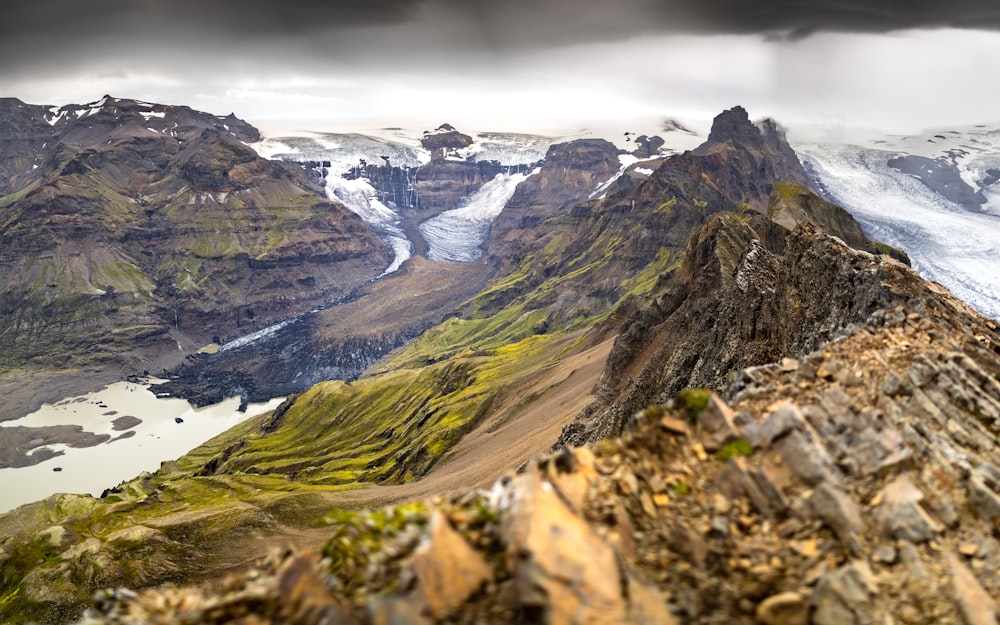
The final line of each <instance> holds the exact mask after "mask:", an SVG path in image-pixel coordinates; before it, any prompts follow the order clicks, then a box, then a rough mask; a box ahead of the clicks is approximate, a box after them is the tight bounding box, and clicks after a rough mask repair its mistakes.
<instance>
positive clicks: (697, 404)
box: [677, 388, 712, 423]
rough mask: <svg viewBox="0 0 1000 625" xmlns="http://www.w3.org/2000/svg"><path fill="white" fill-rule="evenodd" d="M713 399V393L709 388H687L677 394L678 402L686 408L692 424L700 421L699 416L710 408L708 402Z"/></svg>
mask: <svg viewBox="0 0 1000 625" xmlns="http://www.w3.org/2000/svg"><path fill="white" fill-rule="evenodd" d="M711 398H712V391H711V390H710V389H707V388H686V389H684V390H682V391H680V392H679V393H677V401H678V402H680V405H681V407H682V408H684V410H685V412H686V413H687V418H688V420H689V421H690V422H691V423H695V422H697V421H698V415H699V414H701V411H702V410H704V409H705V408H707V407H708V400H709V399H711Z"/></svg>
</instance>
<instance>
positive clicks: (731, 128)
mask: <svg viewBox="0 0 1000 625" xmlns="http://www.w3.org/2000/svg"><path fill="white" fill-rule="evenodd" d="M760 140H761V133H760V129H758V128H757V127H756V126H754V124H753V122H751V121H750V115H749V114H747V111H746V109H745V108H743V107H742V106H734V107H733V108H731V109H728V110H725V111H723V112H721V113H719V114H718V115H717V116H716V117H715V119H714V120H712V131H711V132H710V133H709V134H708V141H709V143H724V142H726V141H731V142H733V143H760Z"/></svg>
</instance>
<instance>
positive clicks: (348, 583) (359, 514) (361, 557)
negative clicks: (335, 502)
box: [323, 502, 429, 590]
mask: <svg viewBox="0 0 1000 625" xmlns="http://www.w3.org/2000/svg"><path fill="white" fill-rule="evenodd" d="M428 520H429V518H428V513H427V508H426V505H425V504H423V503H419V502H418V503H414V504H408V505H402V506H393V507H389V508H382V509H380V510H374V511H372V512H363V511H354V510H332V511H331V512H330V514H329V515H327V517H326V521H327V523H329V524H330V526H331V533H332V536H331V538H330V539H329V540H328V541H327V542H326V545H324V547H323V556H324V557H325V558H328V559H329V561H330V572H331V573H332V574H334V575H335V576H336V577H337V579H338V580H340V581H341V582H342V583H343V584H344V586H345V588H346V589H347V590H354V589H357V588H359V587H361V586H362V585H364V584H365V582H366V578H365V576H366V575H367V574H368V572H369V571H368V565H369V562H370V561H371V558H372V556H373V555H374V554H376V553H378V552H379V551H381V550H382V547H383V546H384V545H385V544H386V543H388V542H390V541H392V540H393V539H394V538H396V537H397V536H399V535H400V534H401V533H402V532H403V531H404V530H405V529H406V528H408V527H416V528H422V527H424V526H426V525H427V522H428Z"/></svg>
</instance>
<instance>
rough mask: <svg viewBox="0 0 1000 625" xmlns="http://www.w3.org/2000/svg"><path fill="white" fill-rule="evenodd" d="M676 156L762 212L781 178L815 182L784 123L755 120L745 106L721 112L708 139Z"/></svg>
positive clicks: (737, 200)
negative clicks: (788, 137)
mask: <svg viewBox="0 0 1000 625" xmlns="http://www.w3.org/2000/svg"><path fill="white" fill-rule="evenodd" d="M671 161H672V162H673V165H674V166H675V167H677V168H681V169H684V170H685V171H687V172H688V173H689V174H690V175H691V176H693V177H694V178H695V179H696V180H697V179H701V180H704V181H705V182H706V183H708V184H709V185H711V186H713V187H714V188H715V189H717V190H718V191H719V193H721V194H722V195H723V196H725V197H727V198H728V199H729V200H730V201H731V202H734V203H736V204H741V203H745V204H748V205H750V206H752V207H753V208H754V209H756V210H758V211H759V212H765V211H766V208H767V203H768V198H769V197H770V196H771V188H772V186H773V185H774V183H775V182H779V181H781V182H794V183H796V184H799V185H801V186H804V187H807V188H812V187H813V186H814V185H813V182H812V179H811V178H810V177H809V174H807V173H806V171H805V169H804V168H803V167H802V163H801V162H800V161H799V158H798V156H797V155H796V154H795V150H793V149H792V148H791V146H789V145H788V141H786V140H785V136H784V132H783V131H782V130H781V128H780V127H779V126H778V125H777V124H776V123H775V122H774V121H773V120H770V119H766V120H763V121H762V122H760V123H759V124H756V125H755V124H753V123H751V122H750V118H749V116H748V115H747V112H746V110H745V109H744V108H743V107H740V106H736V107H733V108H731V109H729V110H728V111H724V112H723V113H721V114H720V115H718V116H717V117H716V118H715V120H714V122H713V123H712V130H711V132H710V133H709V135H708V140H707V141H706V142H705V143H703V144H702V145H700V146H698V147H697V148H696V149H694V150H692V151H691V152H686V153H684V154H682V155H679V156H677V157H675V158H674V159H671Z"/></svg>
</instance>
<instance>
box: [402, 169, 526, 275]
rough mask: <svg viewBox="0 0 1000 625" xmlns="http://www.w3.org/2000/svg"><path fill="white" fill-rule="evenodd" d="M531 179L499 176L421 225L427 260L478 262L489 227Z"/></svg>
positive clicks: (505, 175)
mask: <svg viewBox="0 0 1000 625" xmlns="http://www.w3.org/2000/svg"><path fill="white" fill-rule="evenodd" d="M535 171H538V169H536V170H535ZM532 173H534V172H532ZM529 175H531V174H524V173H521V174H503V173H501V174H497V175H496V177H495V178H494V179H493V180H490V181H489V182H487V183H486V184H484V185H483V186H482V188H480V189H479V190H478V191H476V192H475V193H474V194H472V195H471V196H470V197H469V198H468V200H466V203H465V205H463V206H460V207H459V208H456V209H453V210H450V211H445V212H443V213H441V214H440V215H437V216H436V217H432V218H430V219H428V220H427V221H424V222H422V223H421V224H420V225H418V226H417V229H418V230H419V231H420V234H421V235H423V237H424V240H425V241H426V242H427V258H428V259H429V260H446V261H454V262H461V263H468V262H473V261H476V260H479V257H480V256H481V255H482V248H481V246H482V244H483V241H484V240H485V239H486V235H487V234H488V233H489V230H490V225H491V224H492V223H493V220H494V219H496V217H497V215H499V214H500V212H501V211H502V210H503V207H504V206H506V205H507V202H508V201H509V200H510V198H511V196H513V195H514V190H515V189H516V188H517V185H518V184H520V183H521V181H522V180H524V179H525V178H527V177H528V176H529Z"/></svg>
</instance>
